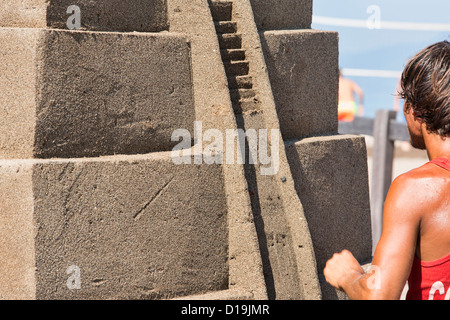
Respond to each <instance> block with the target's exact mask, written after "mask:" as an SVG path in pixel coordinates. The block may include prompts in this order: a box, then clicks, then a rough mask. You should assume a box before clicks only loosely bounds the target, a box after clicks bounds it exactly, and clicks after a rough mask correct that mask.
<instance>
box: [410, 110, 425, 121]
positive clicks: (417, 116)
mask: <svg viewBox="0 0 450 320" xmlns="http://www.w3.org/2000/svg"><path fill="white" fill-rule="evenodd" d="M410 110H411V112H412V115H413V117H414V120H416V121H419V122H421V123H422V122H424V121H423V113H421V112H419V111H417V110H415V109H414V107H412V108H410Z"/></svg>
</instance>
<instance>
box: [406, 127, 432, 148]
mask: <svg viewBox="0 0 450 320" xmlns="http://www.w3.org/2000/svg"><path fill="white" fill-rule="evenodd" d="M408 132H409V141H410V142H411V145H412V146H413V147H414V148H416V149H419V150H425V149H426V148H427V147H426V146H425V140H424V139H423V137H419V136H417V135H414V134H412V133H411V131H410V130H409V129H408Z"/></svg>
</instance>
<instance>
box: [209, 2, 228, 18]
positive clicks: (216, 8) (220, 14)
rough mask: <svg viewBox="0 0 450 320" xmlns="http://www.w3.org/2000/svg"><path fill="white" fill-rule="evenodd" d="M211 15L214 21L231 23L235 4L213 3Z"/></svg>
mask: <svg viewBox="0 0 450 320" xmlns="http://www.w3.org/2000/svg"><path fill="white" fill-rule="evenodd" d="M210 7H211V14H212V17H213V20H214V21H231V17H232V12H233V2H230V1H211V6H210Z"/></svg>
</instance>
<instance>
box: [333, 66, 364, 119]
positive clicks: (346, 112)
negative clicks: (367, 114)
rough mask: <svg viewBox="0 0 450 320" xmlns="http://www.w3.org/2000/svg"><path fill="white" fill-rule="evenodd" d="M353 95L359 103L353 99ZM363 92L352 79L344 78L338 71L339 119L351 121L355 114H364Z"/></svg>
mask: <svg viewBox="0 0 450 320" xmlns="http://www.w3.org/2000/svg"><path fill="white" fill-rule="evenodd" d="M355 95H356V96H358V99H359V104H357V103H356V101H355ZM363 101H364V92H363V90H362V89H361V88H360V87H359V86H358V85H357V84H356V83H355V82H354V81H352V80H350V79H346V78H344V76H343V75H342V72H341V71H339V106H338V118H339V121H345V122H351V121H353V120H354V118H355V115H358V116H362V115H363V114H364V107H363Z"/></svg>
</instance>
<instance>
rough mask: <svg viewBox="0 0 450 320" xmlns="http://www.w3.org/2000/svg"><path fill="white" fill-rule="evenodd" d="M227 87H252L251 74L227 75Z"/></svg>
mask: <svg viewBox="0 0 450 320" xmlns="http://www.w3.org/2000/svg"><path fill="white" fill-rule="evenodd" d="M228 88H229V89H252V88H253V80H252V77H251V76H248V75H245V76H230V77H228Z"/></svg>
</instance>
